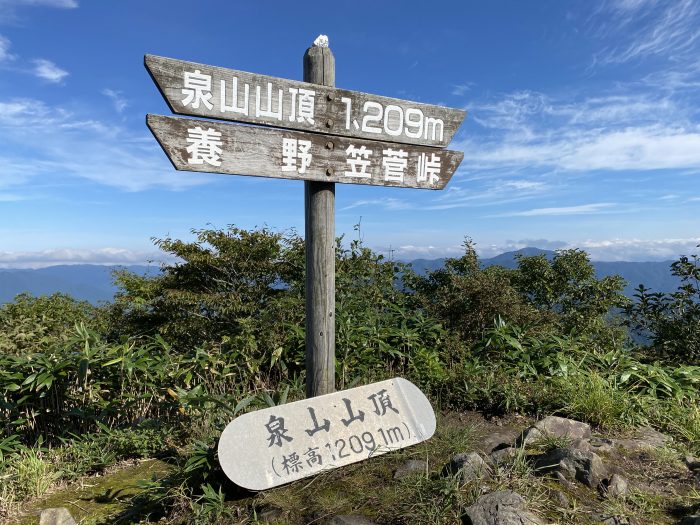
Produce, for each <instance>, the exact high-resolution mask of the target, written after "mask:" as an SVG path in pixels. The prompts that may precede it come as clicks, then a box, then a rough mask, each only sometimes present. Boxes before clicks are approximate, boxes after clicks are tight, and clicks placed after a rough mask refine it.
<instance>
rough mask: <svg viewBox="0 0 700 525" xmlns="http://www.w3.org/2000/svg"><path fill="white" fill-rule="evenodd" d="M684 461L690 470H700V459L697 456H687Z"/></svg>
mask: <svg viewBox="0 0 700 525" xmlns="http://www.w3.org/2000/svg"><path fill="white" fill-rule="evenodd" d="M684 460H685V464H686V465H687V467H688V468H689V469H690V470H700V459H698V458H696V457H695V456H686V457H685V458H684Z"/></svg>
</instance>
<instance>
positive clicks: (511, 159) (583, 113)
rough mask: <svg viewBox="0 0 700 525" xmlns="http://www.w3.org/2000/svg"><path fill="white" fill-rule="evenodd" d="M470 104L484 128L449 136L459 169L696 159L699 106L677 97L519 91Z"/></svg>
mask: <svg viewBox="0 0 700 525" xmlns="http://www.w3.org/2000/svg"><path fill="white" fill-rule="evenodd" d="M572 99H573V100H572ZM469 109H471V110H472V111H471V114H472V121H474V122H476V123H478V124H479V125H481V126H482V127H483V128H485V133H482V134H481V135H478V134H472V135H471V136H469V137H468V138H463V139H462V140H461V141H459V140H458V141H456V142H455V145H456V147H457V149H462V150H463V151H464V152H465V156H464V161H463V163H462V166H463V168H462V169H463V170H464V171H471V172H473V171H475V170H489V169H502V168H509V169H521V168H524V167H530V168H538V169H543V168H544V169H549V170H560V171H562V170H563V171H569V172H571V171H590V170H613V171H621V170H641V171H648V170H659V169H696V168H698V167H700V125H699V124H698V122H697V117H698V116H699V111H698V108H697V107H696V106H693V105H689V104H688V103H687V102H686V101H685V99H683V98H678V99H674V98H672V97H671V96H670V95H654V94H653V93H650V92H646V93H639V92H637V93H624V92H622V93H617V94H612V95H606V96H598V97H586V98H583V99H581V100H576V98H575V96H571V95H569V96H568V97H567V99H565V100H561V101H560V100H558V99H556V98H554V97H549V96H546V95H544V94H541V93H536V92H528V91H519V92H516V93H511V94H506V95H505V96H503V97H501V98H500V99H499V100H496V101H489V102H482V103H478V102H477V103H474V104H473V107H470V108H469Z"/></svg>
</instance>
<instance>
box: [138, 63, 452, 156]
mask: <svg viewBox="0 0 700 525" xmlns="http://www.w3.org/2000/svg"><path fill="white" fill-rule="evenodd" d="M144 62H145V65H146V68H147V69H148V72H149V73H150V74H151V77H152V78H153V80H154V81H155V83H156V85H157V86H158V89H160V92H161V93H162V94H163V97H165V100H166V101H167V102H168V105H169V106H170V109H171V110H172V111H173V112H174V113H178V114H180V115H190V116H194V117H205V118H213V119H221V120H233V121H236V122H244V123H249V124H261V125H265V126H272V127H278V128H288V129H295V130H300V131H310V132H314V133H328V134H331V135H340V136H344V137H353V138H363V139H368V140H383V141H387V142H400V143H403V144H417V145H422V146H433V147H444V146H446V145H447V144H449V142H450V140H452V137H453V136H454V134H455V132H456V131H457V129H458V128H459V126H460V125H461V124H462V121H463V120H464V116H465V112H464V111H463V110H461V109H452V108H446V107H443V106H434V105H430V104H419V103H417V102H410V101H406V100H399V99H394V98H389V97H380V96H376V95H368V94H366V93H360V92H357V91H347V90H343V89H336V88H332V87H326V86H321V85H318V84H309V83H306V82H298V81H294V80H287V79H283V78H276V77H270V76H266V75H258V74H255V73H246V72H244V71H236V70H235V69H226V68H222V67H215V66H208V65H204V64H197V63H194V62H185V61H183V60H175V59H172V58H164V57H159V56H154V55H146V56H145V58H144Z"/></svg>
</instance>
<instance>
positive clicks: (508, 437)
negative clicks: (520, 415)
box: [476, 428, 520, 454]
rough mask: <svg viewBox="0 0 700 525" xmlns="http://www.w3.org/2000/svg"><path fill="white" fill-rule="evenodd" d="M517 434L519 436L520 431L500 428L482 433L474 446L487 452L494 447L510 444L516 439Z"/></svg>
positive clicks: (503, 446) (499, 447) (491, 450)
mask: <svg viewBox="0 0 700 525" xmlns="http://www.w3.org/2000/svg"><path fill="white" fill-rule="evenodd" d="M518 436H520V432H519V431H518V430H515V429H510V430H509V429H507V428H501V429H498V430H496V431H494V432H490V433H489V434H486V435H484V436H483V437H482V438H481V439H480V440H479V443H478V444H477V445H476V446H477V448H478V449H479V450H481V451H483V452H484V453H485V454H489V453H490V452H493V451H494V450H496V449H501V448H506V447H510V446H512V445H513V443H515V441H516V440H517V439H518Z"/></svg>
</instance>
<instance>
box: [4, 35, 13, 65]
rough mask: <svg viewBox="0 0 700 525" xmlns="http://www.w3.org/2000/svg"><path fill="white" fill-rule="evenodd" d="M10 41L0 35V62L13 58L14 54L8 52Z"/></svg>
mask: <svg viewBox="0 0 700 525" xmlns="http://www.w3.org/2000/svg"><path fill="white" fill-rule="evenodd" d="M11 45H12V43H11V42H10V40H9V39H8V38H7V37H4V36H2V35H0V64H1V63H3V62H9V61H10V60H14V58H15V56H14V55H13V54H12V53H10V46H11Z"/></svg>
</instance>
